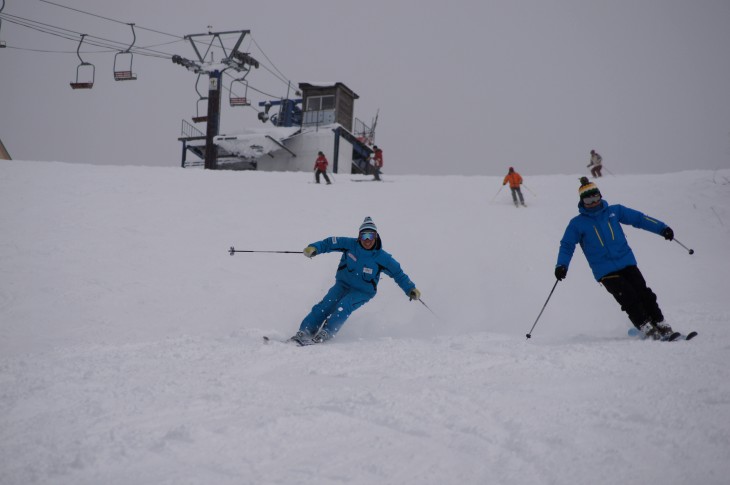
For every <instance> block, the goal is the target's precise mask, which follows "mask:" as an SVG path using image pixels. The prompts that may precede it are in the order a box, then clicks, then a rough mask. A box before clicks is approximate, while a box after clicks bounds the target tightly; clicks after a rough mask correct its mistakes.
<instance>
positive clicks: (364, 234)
mask: <svg viewBox="0 0 730 485" xmlns="http://www.w3.org/2000/svg"><path fill="white" fill-rule="evenodd" d="M371 239H375V233H374V232H361V233H360V240H362V241H370V240H371Z"/></svg>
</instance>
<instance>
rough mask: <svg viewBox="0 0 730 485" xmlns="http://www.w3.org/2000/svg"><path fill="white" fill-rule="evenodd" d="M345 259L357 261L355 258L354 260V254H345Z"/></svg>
mask: <svg viewBox="0 0 730 485" xmlns="http://www.w3.org/2000/svg"><path fill="white" fill-rule="evenodd" d="M347 257H348V258H350V259H351V260H353V261H357V258H356V257H355V255H354V254H352V253H347Z"/></svg>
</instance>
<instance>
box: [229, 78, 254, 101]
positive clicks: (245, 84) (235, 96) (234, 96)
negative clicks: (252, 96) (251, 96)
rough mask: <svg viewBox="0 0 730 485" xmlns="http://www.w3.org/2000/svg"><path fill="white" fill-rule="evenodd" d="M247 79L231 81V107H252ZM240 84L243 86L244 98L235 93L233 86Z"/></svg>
mask: <svg viewBox="0 0 730 485" xmlns="http://www.w3.org/2000/svg"><path fill="white" fill-rule="evenodd" d="M245 77H246V76H244V77H242V78H240V79H234V80H233V81H231V86H230V88H228V95H229V98H228V101H229V102H230V104H231V106H234V107H235V106H251V102H250V101H249V100H248V81H245V80H244V78H245ZM238 84H240V85H241V88H240V89H243V96H240V95H238V94H237V93H234V92H233V86H234V85H238Z"/></svg>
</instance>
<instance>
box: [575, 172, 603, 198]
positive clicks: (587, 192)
mask: <svg viewBox="0 0 730 485" xmlns="http://www.w3.org/2000/svg"><path fill="white" fill-rule="evenodd" d="M580 184H581V185H580V188H579V189H578V196H579V197H580V198H581V199H583V198H584V197H590V196H592V195H596V194H598V195H601V191H600V190H598V186H597V185H596V184H594V183H593V182H591V181H589V180H588V177H581V179H580Z"/></svg>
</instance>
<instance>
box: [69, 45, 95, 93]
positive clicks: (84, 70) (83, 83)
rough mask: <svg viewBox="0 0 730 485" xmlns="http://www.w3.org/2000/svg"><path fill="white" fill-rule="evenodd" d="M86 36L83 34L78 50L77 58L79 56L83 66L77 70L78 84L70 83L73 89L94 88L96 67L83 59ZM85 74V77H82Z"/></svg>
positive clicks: (80, 65)
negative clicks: (82, 52)
mask: <svg viewBox="0 0 730 485" xmlns="http://www.w3.org/2000/svg"><path fill="white" fill-rule="evenodd" d="M84 37H86V34H81V40H80V41H79V45H78V47H77V48H76V56H78V58H79V61H81V64H79V65H78V67H77V68H76V82H73V83H70V84H71V88H72V89H91V88H93V87H94V77H95V75H96V67H95V66H94V65H93V64H91V63H90V62H86V61H84V60H83V59H82V58H81V52H80V51H81V44H83V43H84ZM82 74H83V75H82ZM89 74H91V76H89ZM82 79H84V80H82Z"/></svg>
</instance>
